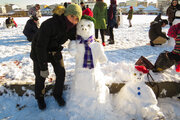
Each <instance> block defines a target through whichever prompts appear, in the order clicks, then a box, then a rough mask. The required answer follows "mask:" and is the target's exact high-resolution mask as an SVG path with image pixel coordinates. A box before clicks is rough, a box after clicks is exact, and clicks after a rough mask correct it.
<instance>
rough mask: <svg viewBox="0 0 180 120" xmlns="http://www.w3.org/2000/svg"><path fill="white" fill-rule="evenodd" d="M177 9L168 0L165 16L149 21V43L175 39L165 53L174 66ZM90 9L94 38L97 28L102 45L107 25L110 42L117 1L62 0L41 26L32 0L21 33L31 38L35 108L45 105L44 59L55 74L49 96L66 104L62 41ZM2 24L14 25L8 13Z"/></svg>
mask: <svg viewBox="0 0 180 120" xmlns="http://www.w3.org/2000/svg"><path fill="white" fill-rule="evenodd" d="M178 9H180V6H179V4H178V1H177V0H172V3H171V5H170V6H169V8H168V9H167V16H168V20H166V19H161V14H159V15H158V16H157V17H156V18H155V20H154V21H152V22H151V24H150V30H149V39H150V45H151V46H156V45H162V44H164V43H166V42H167V40H169V37H173V38H174V39H175V41H176V45H175V48H174V50H173V51H172V52H170V53H169V54H168V56H169V58H170V59H173V60H175V61H176V62H175V64H176V67H179V68H180V47H179V46H180V45H179V40H180V39H179V36H180V30H179V28H180V23H179V24H177V25H172V22H173V20H174V19H175V12H176V11H177V10H178ZM86 12H88V13H93V15H92V16H93V18H94V19H95V21H96V22H95V39H98V35H99V33H98V32H99V31H100V35H101V39H102V45H103V46H106V43H105V36H104V35H105V30H106V29H107V28H108V32H109V39H108V41H109V44H114V43H115V40H114V33H113V29H114V28H117V27H118V25H119V23H118V22H117V16H116V14H117V3H116V0H110V6H109V8H108V6H107V4H106V3H105V2H104V0H96V4H95V5H94V8H93V10H91V9H90V8H89V7H88V6H85V4H84V3H83V2H81V3H80V6H79V5H77V4H73V3H72V4H69V3H64V6H57V7H56V8H55V9H54V10H53V16H52V17H51V18H49V19H47V20H45V21H44V22H43V23H42V24H41V26H40V22H39V18H40V17H41V13H40V5H39V4H36V5H35V6H34V7H32V8H30V10H29V17H30V18H29V20H28V21H27V23H26V25H25V27H24V30H23V33H24V35H25V36H26V37H27V40H28V41H30V42H32V48H31V53H30V57H31V59H32V60H33V71H34V75H35V98H36V99H37V103H38V106H39V109H41V110H43V109H45V108H46V103H45V101H44V93H45V85H44V82H45V79H46V78H47V77H48V75H49V71H48V62H50V63H51V64H52V66H53V68H54V72H55V75H56V83H55V87H54V90H53V96H54V98H55V100H56V101H57V103H58V104H59V106H64V105H65V104H66V102H65V100H64V99H63V97H62V94H63V86H64V80H65V73H66V72H65V68H64V62H63V56H62V53H61V50H62V49H63V47H62V45H63V44H64V43H65V42H66V41H67V40H68V39H69V40H76V25H77V24H78V22H79V21H80V19H81V16H82V15H83V14H84V13H86ZM132 17H133V7H132V6H131V7H130V10H129V12H128V17H127V19H128V20H129V27H132V23H131V20H132ZM168 21H169V25H170V26H171V27H170V29H169V31H168V36H169V37H167V36H166V33H163V32H162V27H165V26H166V25H168ZM6 26H7V28H9V27H11V26H12V27H14V26H15V27H17V24H16V23H15V21H14V20H13V19H12V18H11V17H8V19H7V20H6Z"/></svg>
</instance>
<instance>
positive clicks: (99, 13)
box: [93, 1, 107, 29]
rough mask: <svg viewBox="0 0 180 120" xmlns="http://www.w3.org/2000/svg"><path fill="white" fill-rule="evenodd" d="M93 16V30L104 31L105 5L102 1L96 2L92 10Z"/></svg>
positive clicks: (105, 20)
mask: <svg viewBox="0 0 180 120" xmlns="http://www.w3.org/2000/svg"><path fill="white" fill-rule="evenodd" d="M93 15H94V18H95V20H96V23H95V29H106V28H107V25H106V23H107V4H106V3H104V2H102V1H97V2H96V4H95V6H94V9H93Z"/></svg>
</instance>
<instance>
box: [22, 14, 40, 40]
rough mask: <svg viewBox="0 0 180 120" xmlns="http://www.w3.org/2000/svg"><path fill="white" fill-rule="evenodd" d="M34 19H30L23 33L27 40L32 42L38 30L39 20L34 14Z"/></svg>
mask: <svg viewBox="0 0 180 120" xmlns="http://www.w3.org/2000/svg"><path fill="white" fill-rule="evenodd" d="M32 18H33V19H29V20H28V21H27V23H26V25H25V27H24V30H23V33H24V35H25V36H26V37H27V40H28V41H29V42H31V41H32V40H33V37H34V35H35V33H36V32H37V31H38V27H37V21H38V18H37V17H35V16H32Z"/></svg>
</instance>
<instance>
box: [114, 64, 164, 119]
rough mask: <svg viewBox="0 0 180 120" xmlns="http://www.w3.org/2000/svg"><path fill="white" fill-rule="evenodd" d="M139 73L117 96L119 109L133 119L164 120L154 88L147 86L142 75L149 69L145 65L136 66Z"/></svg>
mask: <svg viewBox="0 0 180 120" xmlns="http://www.w3.org/2000/svg"><path fill="white" fill-rule="evenodd" d="M135 68H136V69H137V70H138V73H135V74H134V75H135V76H136V79H135V80H133V81H129V82H127V83H126V84H125V85H124V86H123V88H121V90H120V92H119V93H118V95H117V97H116V104H117V105H116V107H117V109H118V111H121V110H122V112H124V113H125V114H128V115H129V116H132V117H133V118H132V119H138V120H141V119H142V120H144V119H145V120H155V119H156V120H163V118H164V115H163V114H162V112H161V111H160V108H159V107H158V106H157V103H158V101H157V99H156V96H155V94H154V92H153V90H152V89H151V88H150V87H149V86H147V85H146V84H145V83H144V81H142V77H144V74H146V73H148V72H149V71H148V70H147V69H146V67H144V66H135Z"/></svg>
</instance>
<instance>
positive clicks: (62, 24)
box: [30, 14, 76, 70]
mask: <svg viewBox="0 0 180 120" xmlns="http://www.w3.org/2000/svg"><path fill="white" fill-rule="evenodd" d="M66 19H67V18H66V17H65V16H64V14H63V15H61V16H58V15H54V16H53V17H52V18H50V19H48V20H46V21H44V22H43V23H42V24H41V27H40V28H39V30H38V32H37V33H36V34H35V36H34V39H33V41H32V48H31V54H30V56H31V58H32V59H33V60H36V61H38V63H39V67H40V69H41V70H47V62H48V54H49V52H54V51H56V52H57V51H61V50H62V49H63V47H62V46H61V45H62V44H64V43H65V42H66V41H67V40H68V39H70V40H75V39H76V26H74V27H73V28H71V29H70V30H69V31H67V25H66Z"/></svg>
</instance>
